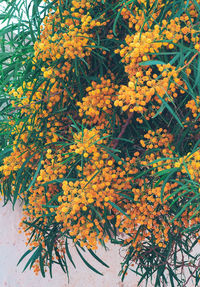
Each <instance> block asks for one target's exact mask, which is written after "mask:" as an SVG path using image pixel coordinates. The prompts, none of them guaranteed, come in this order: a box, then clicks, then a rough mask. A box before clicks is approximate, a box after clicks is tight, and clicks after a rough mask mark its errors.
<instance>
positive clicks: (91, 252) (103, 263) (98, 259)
mask: <svg viewBox="0 0 200 287" xmlns="http://www.w3.org/2000/svg"><path fill="white" fill-rule="evenodd" d="M88 251H89V252H90V254H91V255H92V256H93V257H94V258H95V259H96V260H97V261H99V262H100V263H101V264H102V265H104V266H105V267H107V268H110V267H109V266H108V265H107V264H106V263H105V262H104V261H103V260H101V258H99V257H98V256H97V255H96V254H95V253H94V252H93V251H92V249H88Z"/></svg>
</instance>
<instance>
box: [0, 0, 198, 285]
mask: <svg viewBox="0 0 200 287" xmlns="http://www.w3.org/2000/svg"><path fill="white" fill-rule="evenodd" d="M46 2H47V3H46V4H44V5H47V6H45V7H51V9H49V8H46V9H47V10H48V13H47V14H46V17H45V18H44V19H43V22H42V24H41V27H40V32H41V33H40V35H38V38H37V40H36V41H35V43H34V52H33V54H32V57H31V58H30V59H31V60H30V62H29V64H30V65H32V66H31V67H32V69H31V71H30V73H29V74H28V75H24V74H23V73H22V76H21V77H22V79H21V80H20V81H15V82H13V84H11V85H9V86H8V87H6V88H5V89H4V93H5V96H6V97H8V98H9V103H8V105H7V106H6V108H5V109H6V111H7V114H6V120H7V122H6V123H8V124H6V127H5V123H3V120H2V119H0V123H2V125H0V129H1V134H2V139H0V145H1V147H2V153H1V154H0V181H1V184H0V186H1V192H2V194H4V199H5V202H7V201H8V200H11V201H12V202H13V204H14V203H15V202H16V200H17V199H21V200H23V203H24V205H23V215H24V216H23V218H22V221H21V223H20V228H21V229H22V230H23V231H24V232H25V234H26V236H27V242H26V244H27V245H28V246H29V248H30V249H31V250H36V251H35V252H36V253H34V254H36V255H37V254H38V257H37V256H36V255H33V261H34V262H33V261H29V262H31V263H30V264H31V266H33V267H34V271H35V273H36V274H38V272H39V271H41V272H42V273H44V272H45V271H46V270H47V268H49V270H50V272H51V265H52V262H56V263H58V264H59V265H61V267H62V269H63V270H65V268H66V269H67V267H66V266H67V265H65V264H66V262H65V260H66V259H65V257H66V255H68V257H69V260H70V261H71V260H72V259H71V256H70V255H69V250H68V243H67V242H68V241H67V240H68V239H71V240H72V242H73V244H74V245H75V246H76V248H82V249H84V248H87V249H89V251H90V252H91V254H93V255H94V254H95V253H94V252H93V251H92V250H96V249H97V248H98V245H99V244H102V245H105V244H106V243H107V242H108V241H109V240H110V241H111V242H114V243H115V242H116V243H119V244H121V246H123V247H124V249H125V254H126V255H125V256H124V262H123V263H122V274H124V275H125V274H126V272H127V270H128V268H129V267H130V266H131V265H132V264H135V263H137V264H138V267H137V268H138V270H140V271H141V274H143V277H144V278H146V279H148V278H149V277H151V276H152V275H153V273H156V272H157V276H158V278H159V280H158V279H157V281H156V282H158V281H159V282H160V277H159V276H161V275H159V274H160V270H161V269H159V268H160V266H161V268H162V270H164V271H162V272H163V274H164V272H169V274H171V272H172V268H171V265H173V264H174V265H175V267H177V266H176V256H175V255H176V253H175V252H176V251H175V250H179V249H180V250H181V252H182V255H184V254H186V255H187V256H190V255H188V254H190V250H186V249H184V248H185V246H187V245H188V246H189V245H190V242H191V245H190V246H192V244H193V243H194V242H195V243H194V245H195V244H196V243H197V242H198V241H200V240H199V239H200V229H199V223H200V211H199V210H200V209H199V199H200V195H199V194H200V193H199V191H200V190H199V180H200V152H199V146H200V145H199V138H200V134H199V132H200V129H199V121H200V97H199V71H198V69H199V52H200V44H199V41H200V36H199V31H200V29H199V20H198V9H197V4H198V2H199V1H186V2H187V3H183V2H184V1H183V2H181V1H179V0H177V1H172V0H169V1H167V4H166V1H164V0H158V1H153V0H150V1H144V0H138V1H128V0H127V1H121V2H120V3H119V1H116V0H112V1H108V0H105V1H100V0H99V1H94V0H77V1H74V0H73V1H46ZM180 2H181V3H182V4H181V5H179V4H180ZM195 3H197V4H195ZM183 6H184V9H183V10H182V8H183ZM180 7H182V8H180ZM0 61H1V60H0ZM27 71H28V69H27ZM1 127H3V128H1ZM185 230H187V235H186V232H185ZM183 246H184V248H183ZM188 248H189V247H188ZM80 250H81V249H80ZM36 257H37V258H36ZM94 257H96V255H94ZM173 258H174V259H173ZM182 258H185V257H184V256H182ZM173 260H174V261H173ZM184 260H185V259H184ZM184 260H183V261H184ZM185 262H186V261H184V262H182V263H181V264H183V265H184V264H185ZM188 262H189V263H188V264H189V265H187V264H186V265H187V266H189V268H190V267H191V268H192V267H194V266H193V265H191V264H192V263H191V262H190V261H188ZM181 266H182V265H181ZM150 270H152V273H151V271H150ZM175 270H177V268H175ZM66 272H68V271H66ZM138 274H139V272H138ZM192 274H193V275H194V274H196V273H194V272H193V273H192ZM163 276H165V275H163ZM170 276H171V275H170ZM177 276H179V274H178V275H177V274H175V273H173V276H172V277H173V278H175V279H176V278H178V277H177ZM194 276H196V275H194ZM161 277H162V276H161ZM197 277H198V276H197ZM163 278H164V279H163ZM170 278H171V277H170ZM162 279H163V280H164V281H165V277H162ZM175 279H173V280H175ZM171 280H172V279H171ZM173 280H172V281H173ZM177 280H179V279H177ZM181 280H182V279H181ZM181 282H182V281H181ZM198 282H199V281H198ZM198 282H197V284H198ZM179 283H180V282H179ZM156 284H157V283H156ZM175 285H176V284H172V286H175ZM155 286H160V285H158V284H157V285H155ZM196 286H197V285H196Z"/></svg>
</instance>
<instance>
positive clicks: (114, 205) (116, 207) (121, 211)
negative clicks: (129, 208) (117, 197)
mask: <svg viewBox="0 0 200 287" xmlns="http://www.w3.org/2000/svg"><path fill="white" fill-rule="evenodd" d="M108 203H110V205H111V206H112V207H114V208H115V209H117V210H118V211H119V212H120V213H122V214H124V215H125V216H126V217H127V218H129V219H130V220H131V218H130V216H129V215H128V214H127V213H126V212H125V211H124V210H123V209H121V208H120V207H119V206H118V205H116V204H115V203H114V202H111V201H110V200H108Z"/></svg>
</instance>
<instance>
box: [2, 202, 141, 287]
mask: <svg viewBox="0 0 200 287" xmlns="http://www.w3.org/2000/svg"><path fill="white" fill-rule="evenodd" d="M21 216H22V214H21V208H20V206H19V205H18V206H16V209H15V211H14V212H13V210H12V207H11V204H8V205H7V206H5V207H0V287H5V286H6V287H55V286H56V287H67V286H69V287H136V286H137V281H138V278H136V277H135V275H134V274H133V273H132V272H130V273H129V274H128V276H127V278H126V279H125V281H124V283H121V282H120V279H119V277H118V272H119V270H120V261H121V258H120V255H119V249H118V247H117V246H115V247H114V246H111V248H110V251H108V252H105V251H104V250H103V249H99V250H98V252H97V254H98V255H99V257H101V258H102V259H103V260H104V261H105V262H106V263H107V264H108V265H109V266H110V268H109V269H108V268H106V267H104V266H102V265H101V264H100V263H98V262H95V261H94V259H93V258H92V257H91V256H88V261H89V262H90V263H92V264H93V266H94V267H96V268H97V269H98V270H99V271H100V272H102V273H103V274H104V276H100V275H98V274H96V273H94V272H92V271H90V269H88V268H87V267H86V266H85V264H84V263H82V261H81V259H80V258H79V256H78V255H77V254H76V251H75V250H72V257H73V259H74V261H75V264H76V266H77V268H76V269H74V268H73V266H72V265H70V266H69V267H71V268H70V283H69V284H68V281H67V276H66V274H64V273H63V272H62V270H60V269H59V268H54V269H53V271H54V273H53V279H51V278H50V277H49V276H47V277H46V278H43V277H42V276H41V275H38V276H35V275H34V273H33V271H31V270H26V271H25V272H24V273H22V270H23V267H24V265H25V263H26V259H25V261H24V262H22V263H21V264H20V265H19V266H18V267H17V266H16V265H17V262H18V260H19V258H20V257H21V256H22V255H23V253H24V252H25V251H26V250H27V249H26V247H25V237H24V235H23V234H18V224H19V222H20V219H21ZM54 267H55V266H54Z"/></svg>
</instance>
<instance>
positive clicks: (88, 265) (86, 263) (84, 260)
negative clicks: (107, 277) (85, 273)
mask: <svg viewBox="0 0 200 287" xmlns="http://www.w3.org/2000/svg"><path fill="white" fill-rule="evenodd" d="M75 247H76V250H77V252H78V254H79V256H80V258H81V259H82V260H83V262H84V263H85V265H86V266H87V267H88V268H90V269H91V270H92V271H94V272H95V273H97V274H99V275H102V276H103V274H102V273H101V272H99V271H98V270H97V269H95V268H94V267H93V266H92V265H90V263H88V262H87V260H86V259H85V258H84V257H83V255H82V254H81V252H80V250H78V247H77V246H76V245H75Z"/></svg>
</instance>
